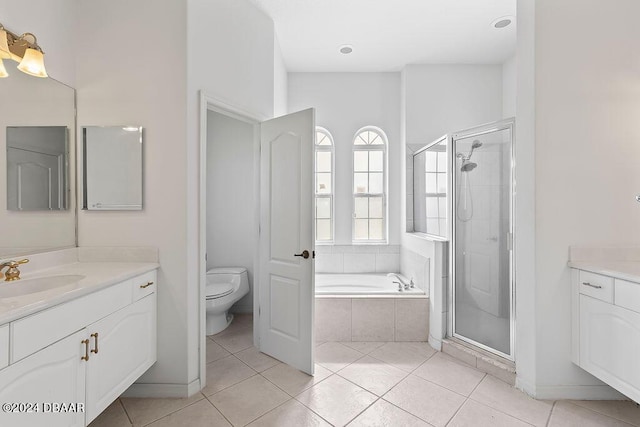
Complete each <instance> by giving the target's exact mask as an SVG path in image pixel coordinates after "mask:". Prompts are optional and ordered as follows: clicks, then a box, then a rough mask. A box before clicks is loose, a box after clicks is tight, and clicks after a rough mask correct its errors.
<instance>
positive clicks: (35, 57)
mask: <svg viewBox="0 0 640 427" xmlns="http://www.w3.org/2000/svg"><path fill="white" fill-rule="evenodd" d="M18 70H20V71H22V72H23V73H26V74H29V75H30V76H34V77H49V76H48V75H47V70H45V69H44V55H43V54H42V52H40V51H39V50H36V49H31V48H29V49H27V50H26V51H25V52H24V57H23V58H22V61H20V64H19V65H18Z"/></svg>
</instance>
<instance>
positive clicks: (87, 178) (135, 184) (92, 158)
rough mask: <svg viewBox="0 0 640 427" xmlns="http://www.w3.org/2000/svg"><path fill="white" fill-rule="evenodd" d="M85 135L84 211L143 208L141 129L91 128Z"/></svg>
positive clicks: (85, 131) (127, 127) (84, 129)
mask: <svg viewBox="0 0 640 427" xmlns="http://www.w3.org/2000/svg"><path fill="white" fill-rule="evenodd" d="M82 133H83V144H82V152H83V166H84V167H83V178H84V179H83V182H84V187H83V193H84V194H83V196H84V197H83V200H84V202H83V209H86V210H102V211H104V210H111V211H114V210H115V211H119V210H141V209H142V140H143V130H142V127H140V126H89V127H83V128H82Z"/></svg>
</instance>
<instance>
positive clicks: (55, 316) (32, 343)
mask: <svg viewBox="0 0 640 427" xmlns="http://www.w3.org/2000/svg"><path fill="white" fill-rule="evenodd" d="M129 304H131V282H130V281H129V280H127V281H125V282H122V283H119V284H117V285H114V286H110V287H108V288H106V289H103V290H101V291H98V292H94V293H92V294H89V295H86V296H83V297H80V298H78V299H75V300H72V301H69V302H66V303H63V304H60V305H57V306H55V307H52V308H49V309H47V310H44V311H41V312H39V313H36V314H33V315H31V316H28V317H25V318H23V319H20V320H16V321H15V322H11V342H12V345H11V352H10V354H11V358H10V359H11V363H15V362H16V361H18V360H20V359H22V358H24V357H26V356H28V355H30V354H32V353H35V352H36V351H38V350H40V349H41V348H44V347H46V346H48V345H49V344H53V343H54V342H56V341H58V340H60V339H62V338H64V337H66V336H68V335H70V334H72V333H74V332H75V331H78V330H80V329H82V328H84V327H85V326H87V325H88V324H90V323H93V322H95V321H96V320H99V319H102V318H103V317H105V316H107V315H109V314H111V313H113V312H114V311H117V310H119V309H121V308H122V307H125V306H127V305H129Z"/></svg>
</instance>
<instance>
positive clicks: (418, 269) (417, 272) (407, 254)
mask: <svg viewBox="0 0 640 427" xmlns="http://www.w3.org/2000/svg"><path fill="white" fill-rule="evenodd" d="M400 273H402V275H403V276H405V277H407V278H408V279H413V282H414V283H415V284H416V286H417V287H419V288H420V289H422V290H423V291H424V292H425V293H426V294H427V295H429V274H430V270H429V258H427V257H424V256H422V255H420V254H418V253H416V252H413V251H411V250H409V249H406V248H404V247H403V248H402V249H401V250H400Z"/></svg>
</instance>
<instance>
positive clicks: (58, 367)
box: [0, 271, 156, 427]
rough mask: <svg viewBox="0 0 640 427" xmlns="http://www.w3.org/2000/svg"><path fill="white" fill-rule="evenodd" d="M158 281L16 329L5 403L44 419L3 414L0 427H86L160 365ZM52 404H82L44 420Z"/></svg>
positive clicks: (150, 276) (0, 377) (112, 289)
mask: <svg viewBox="0 0 640 427" xmlns="http://www.w3.org/2000/svg"><path fill="white" fill-rule="evenodd" d="M155 275H156V273H155V271H152V272H149V273H145V274H143V275H140V276H138V277H135V278H133V279H129V280H126V281H124V282H121V283H117V284H114V285H111V286H109V287H106V288H104V289H101V290H98V291H96V292H94V293H91V294H88V295H85V296H82V297H79V298H77V299H74V300H71V301H68V302H66V303H62V304H59V305H56V306H53V307H51V308H48V309H45V310H43V311H40V312H37V313H35V314H32V315H30V316H27V317H24V318H21V319H16V320H15V321H12V322H11V323H10V324H9V325H8V326H9V328H8V330H10V333H11V334H10V340H9V351H8V356H9V357H8V358H9V362H10V364H9V365H8V366H7V367H5V368H4V369H0V403H5V402H15V403H37V404H39V408H38V409H39V411H40V412H39V413H22V414H18V413H6V412H2V411H0V426H5V425H7V426H10V425H15V426H18V425H19V426H25V427H27V426H42V425H46V426H48V427H54V426H85V425H87V424H89V423H90V422H91V421H92V420H93V419H94V418H95V417H97V416H98V415H99V414H100V413H101V412H102V411H103V410H104V409H106V408H107V406H109V405H110V404H111V403H112V402H113V401H114V400H115V399H116V398H117V397H118V396H119V395H120V394H122V392H124V391H125V390H126V389H127V388H128V387H129V386H130V385H131V384H133V383H134V382H135V380H136V379H138V378H139V377H140V376H141V375H142V374H143V373H144V372H145V371H146V370H147V369H149V367H151V365H153V364H154V363H155V361H156V293H155V280H156V279H155ZM3 327H5V326H3ZM3 327H0V340H1V339H2V328H3ZM60 334H64V337H63V338H60V337H59V335H60ZM1 348H2V347H0V349H1ZM1 361H2V358H1V357H0V362H1ZM47 403H51V404H53V403H65V404H69V403H80V404H82V410H80V411H79V412H67V413H51V412H49V413H46V412H43V409H44V410H46V409H47V407H46V404H47ZM43 404H44V405H43ZM50 409H51V408H50ZM78 409H79V408H78Z"/></svg>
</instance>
